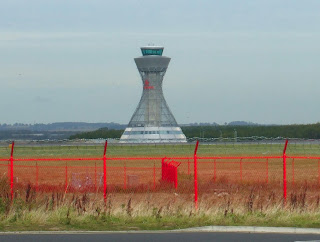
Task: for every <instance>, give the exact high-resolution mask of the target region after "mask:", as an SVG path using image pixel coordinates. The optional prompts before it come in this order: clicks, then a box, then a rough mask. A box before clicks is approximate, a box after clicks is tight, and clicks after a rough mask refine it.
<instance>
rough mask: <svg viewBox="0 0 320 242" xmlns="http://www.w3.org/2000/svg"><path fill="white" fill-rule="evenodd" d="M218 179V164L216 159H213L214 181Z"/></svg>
mask: <svg viewBox="0 0 320 242" xmlns="http://www.w3.org/2000/svg"><path fill="white" fill-rule="evenodd" d="M216 180H217V164H216V160H214V161H213V181H214V182H216Z"/></svg>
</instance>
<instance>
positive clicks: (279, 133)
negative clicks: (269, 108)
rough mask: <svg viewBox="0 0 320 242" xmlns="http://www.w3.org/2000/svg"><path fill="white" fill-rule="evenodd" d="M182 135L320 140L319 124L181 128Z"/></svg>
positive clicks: (189, 136)
mask: <svg viewBox="0 0 320 242" xmlns="http://www.w3.org/2000/svg"><path fill="white" fill-rule="evenodd" d="M182 130H183V132H184V134H185V135H186V136H187V137H188V138H191V137H201V138H219V137H222V138H234V137H235V136H237V137H252V136H259V137H261V136H263V137H266V138H276V137H285V138H304V139H320V123H316V124H297V125H296V124H295V125H272V126H232V125H225V126H224V125H221V126H202V127H201V126H198V127H194V126H193V127H182Z"/></svg>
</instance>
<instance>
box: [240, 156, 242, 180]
mask: <svg viewBox="0 0 320 242" xmlns="http://www.w3.org/2000/svg"><path fill="white" fill-rule="evenodd" d="M240 182H242V158H241V159H240Z"/></svg>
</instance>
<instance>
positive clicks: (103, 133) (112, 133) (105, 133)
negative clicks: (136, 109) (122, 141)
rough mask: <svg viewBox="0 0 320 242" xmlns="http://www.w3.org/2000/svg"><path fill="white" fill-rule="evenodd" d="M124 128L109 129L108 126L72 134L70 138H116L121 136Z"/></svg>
mask: <svg viewBox="0 0 320 242" xmlns="http://www.w3.org/2000/svg"><path fill="white" fill-rule="evenodd" d="M123 131H124V130H123V129H122V130H115V129H108V128H101V129H98V130H95V131H90V132H84V133H79V134H75V135H71V136H70V138H69V139H100V138H102V139H107V138H111V139H116V138H120V137H121V135H122V133H123Z"/></svg>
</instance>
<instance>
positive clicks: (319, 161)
mask: <svg viewBox="0 0 320 242" xmlns="http://www.w3.org/2000/svg"><path fill="white" fill-rule="evenodd" d="M318 185H320V160H318Z"/></svg>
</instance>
